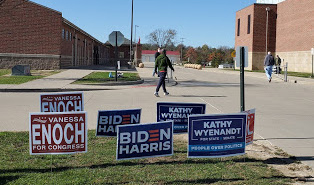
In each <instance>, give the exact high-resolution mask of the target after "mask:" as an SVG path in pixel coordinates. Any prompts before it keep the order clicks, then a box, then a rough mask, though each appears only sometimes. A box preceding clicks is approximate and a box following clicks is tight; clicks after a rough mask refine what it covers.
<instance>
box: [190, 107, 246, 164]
mask: <svg viewBox="0 0 314 185" xmlns="http://www.w3.org/2000/svg"><path fill="white" fill-rule="evenodd" d="M246 116H247V114H246V113H238V114H226V115H204V116H190V117H189V128H188V131H189V143H188V157H189V158H206V157H207V158H216V157H228V156H235V155H243V154H245V132H246V131H245V128H246Z"/></svg>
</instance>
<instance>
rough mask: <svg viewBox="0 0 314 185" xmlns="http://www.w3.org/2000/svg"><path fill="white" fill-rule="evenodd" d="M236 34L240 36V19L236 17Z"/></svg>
mask: <svg viewBox="0 0 314 185" xmlns="http://www.w3.org/2000/svg"><path fill="white" fill-rule="evenodd" d="M237 35H238V36H240V19H238V33H237Z"/></svg>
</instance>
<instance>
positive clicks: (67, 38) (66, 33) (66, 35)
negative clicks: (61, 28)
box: [65, 30, 69, 40]
mask: <svg viewBox="0 0 314 185" xmlns="http://www.w3.org/2000/svg"><path fill="white" fill-rule="evenodd" d="M65 39H66V40H69V31H68V30H67V31H66V32H65Z"/></svg>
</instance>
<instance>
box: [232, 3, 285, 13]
mask: <svg viewBox="0 0 314 185" xmlns="http://www.w3.org/2000/svg"><path fill="white" fill-rule="evenodd" d="M283 2H284V1H283ZM255 5H257V6H259V5H268V6H273V5H274V6H277V4H267V3H253V4H251V5H249V6H246V7H244V8H242V9H240V10H238V11H236V12H239V11H241V10H244V9H246V8H248V7H250V6H255Z"/></svg>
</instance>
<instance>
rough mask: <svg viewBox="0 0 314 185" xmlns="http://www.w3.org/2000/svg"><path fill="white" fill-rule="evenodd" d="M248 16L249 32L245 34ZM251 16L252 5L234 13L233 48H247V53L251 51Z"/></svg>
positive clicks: (252, 13)
mask: <svg viewBox="0 0 314 185" xmlns="http://www.w3.org/2000/svg"><path fill="white" fill-rule="evenodd" d="M248 15H251V32H250V34H248V33H247V28H248ZM253 16H254V5H251V6H249V7H246V8H244V9H242V10H239V11H238V12H237V13H236V20H235V21H236V22H235V25H236V26H235V46H248V50H249V52H252V49H253V47H252V46H253ZM239 19H240V32H239V36H238V20H239Z"/></svg>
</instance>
